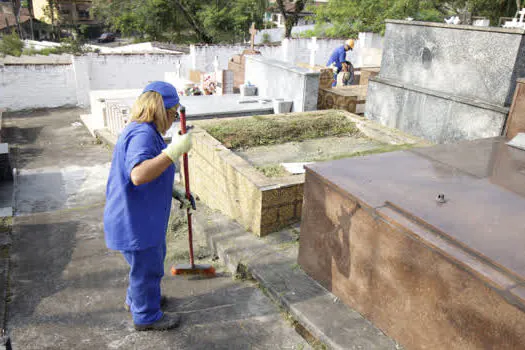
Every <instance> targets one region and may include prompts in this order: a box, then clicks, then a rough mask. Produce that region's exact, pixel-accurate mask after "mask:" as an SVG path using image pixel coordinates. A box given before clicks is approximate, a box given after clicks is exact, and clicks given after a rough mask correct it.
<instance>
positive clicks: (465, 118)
mask: <svg viewBox="0 0 525 350" xmlns="http://www.w3.org/2000/svg"><path fill="white" fill-rule="evenodd" d="M524 33H525V30H523V29H503V28H484V27H475V26H463V25H447V24H436V23H424V22H410V21H393V20H389V21H387V26H386V34H385V47H384V50H383V59H382V63H381V72H380V73H379V75H378V76H377V77H375V78H372V79H370V82H369V90H368V97H367V104H366V112H365V115H366V116H367V118H369V119H372V120H376V121H379V122H380V123H382V124H384V125H387V126H390V127H395V128H399V129H401V130H403V131H405V132H409V133H411V134H414V135H416V136H420V137H424V138H426V139H428V140H429V141H431V142H434V143H449V142H455V141H461V140H472V139H478V138H485V137H494V136H499V135H501V133H502V129H503V126H504V123H505V119H506V116H507V113H508V107H509V106H510V104H511V102H512V96H513V93H514V89H515V82H516V79H517V78H519V77H522V76H525V39H524V38H525V37H524Z"/></svg>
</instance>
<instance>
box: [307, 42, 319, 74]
mask: <svg viewBox="0 0 525 350" xmlns="http://www.w3.org/2000/svg"><path fill="white" fill-rule="evenodd" d="M308 48H309V49H310V66H312V67H313V66H315V54H316V52H317V50H318V49H319V45H318V44H317V38H316V37H313V38H312V41H311V42H310V43H308Z"/></svg>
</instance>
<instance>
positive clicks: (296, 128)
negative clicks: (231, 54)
mask: <svg viewBox="0 0 525 350" xmlns="http://www.w3.org/2000/svg"><path fill="white" fill-rule="evenodd" d="M201 126H202V127H203V128H204V129H205V130H206V131H207V132H208V133H209V134H210V135H212V136H213V137H214V138H216V139H217V140H219V141H220V142H221V143H222V144H223V145H224V146H226V147H228V148H230V149H243V148H248V147H254V146H264V145H276V144H282V143H285V142H290V141H303V140H309V139H316V138H321V137H328V136H357V135H360V131H359V129H358V128H357V127H356V125H355V123H353V122H352V121H350V120H348V118H346V117H345V116H344V115H341V114H339V113H337V112H334V113H332V114H326V113H325V114H321V115H307V116H304V115H302V116H293V115H286V116H284V117H283V116H255V117H252V118H238V119H233V120H229V121H226V122H224V121H223V122H220V123H217V122H209V123H202V124H201Z"/></svg>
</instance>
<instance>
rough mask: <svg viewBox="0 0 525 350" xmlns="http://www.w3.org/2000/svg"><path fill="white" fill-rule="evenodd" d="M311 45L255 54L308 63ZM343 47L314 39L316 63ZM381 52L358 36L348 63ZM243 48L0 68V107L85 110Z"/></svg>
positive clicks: (373, 58)
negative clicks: (94, 95)
mask: <svg viewBox="0 0 525 350" xmlns="http://www.w3.org/2000/svg"><path fill="white" fill-rule="evenodd" d="M311 42H312V40H311V39H290V40H285V41H283V43H282V45H279V46H276V45H270V46H258V47H257V49H258V50H259V51H261V53H262V55H263V56H264V57H268V58H273V59H277V60H282V61H286V62H289V63H297V62H304V63H308V62H310V54H311V49H310V46H309V44H310V43H311ZM343 43H344V41H343V40H332V39H318V40H317V45H318V48H317V50H316V52H315V63H316V64H318V65H323V66H324V65H325V64H326V62H327V61H328V58H329V56H330V54H331V53H332V51H333V50H334V49H335V48H336V47H337V46H340V45H342V44H343ZM381 47H382V38H381V37H380V36H378V35H377V34H370V33H366V34H360V36H359V40H358V41H357V43H356V47H355V49H354V51H353V52H350V53H349V54H348V58H349V59H350V61H351V62H352V63H354V66H356V67H360V66H363V65H369V66H370V65H378V61H379V62H380V59H381ZM246 48H247V47H246V46H245V45H211V46H192V47H191V50H190V54H189V55H173V54H140V55H129V54H111V55H109V54H108V55H97V54H89V55H85V56H75V57H73V59H72V62H73V63H72V64H71V65H30V64H26V65H5V66H0V108H7V109H9V110H17V109H26V108H37V107H42V108H44V107H58V106H65V105H79V106H89V104H90V100H89V93H90V91H93V90H117V89H141V88H143V87H144V86H145V85H146V84H148V83H149V82H151V81H154V80H163V79H164V77H165V73H166V72H174V71H176V68H177V63H178V62H179V61H180V63H181V75H182V76H183V77H189V70H190V69H197V70H200V71H203V72H212V71H213V70H214V67H213V61H214V59H215V57H216V56H217V57H218V61H219V69H227V68H228V61H229V60H230V58H231V57H232V56H233V55H237V54H239V53H241V52H242V51H243V50H245V49H246Z"/></svg>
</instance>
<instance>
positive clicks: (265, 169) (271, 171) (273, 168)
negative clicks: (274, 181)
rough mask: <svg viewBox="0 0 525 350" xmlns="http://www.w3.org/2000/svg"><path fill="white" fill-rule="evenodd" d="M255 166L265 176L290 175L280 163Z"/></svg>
mask: <svg viewBox="0 0 525 350" xmlns="http://www.w3.org/2000/svg"><path fill="white" fill-rule="evenodd" d="M255 168H256V169H257V170H259V171H260V172H261V173H263V175H264V176H266V177H283V176H287V175H290V173H288V172H287V171H286V169H285V168H284V167H283V166H282V165H281V164H270V165H262V166H256V167H255Z"/></svg>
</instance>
